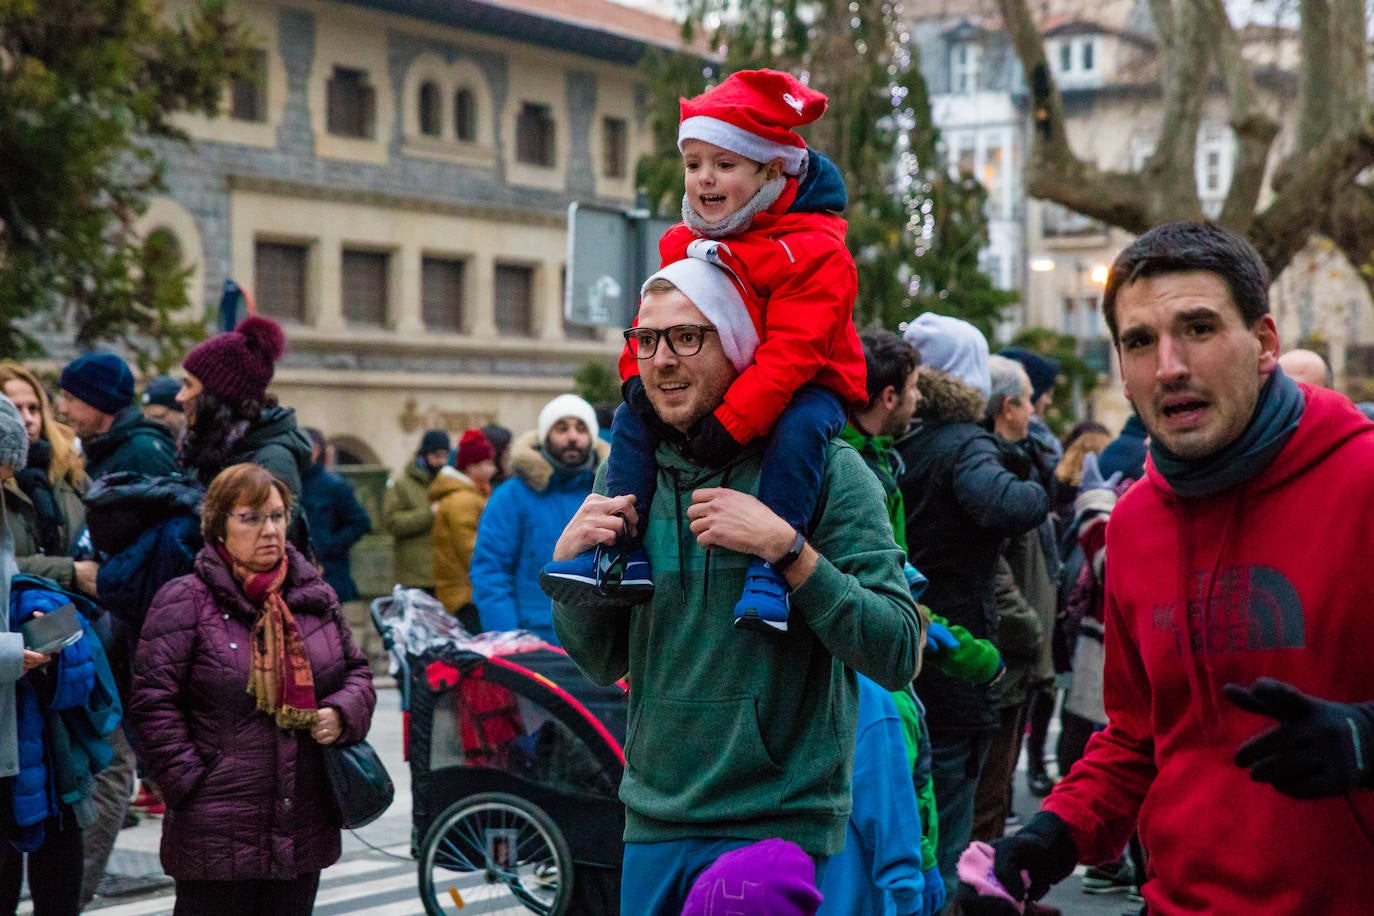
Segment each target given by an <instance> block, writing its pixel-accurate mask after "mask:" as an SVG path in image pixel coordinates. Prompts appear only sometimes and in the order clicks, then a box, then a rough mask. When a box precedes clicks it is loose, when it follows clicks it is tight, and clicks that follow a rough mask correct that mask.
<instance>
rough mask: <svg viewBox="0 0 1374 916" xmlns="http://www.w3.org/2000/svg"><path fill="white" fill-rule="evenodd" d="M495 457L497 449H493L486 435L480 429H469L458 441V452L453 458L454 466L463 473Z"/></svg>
mask: <svg viewBox="0 0 1374 916" xmlns="http://www.w3.org/2000/svg"><path fill="white" fill-rule="evenodd" d="M495 457H496V449H494V448H492V447H491V443H490V442H488V441H487V437H486V434H485V433H483V432H482V431H481V430H480V429H469V430H466V431H464V433H463V438H461V439H459V440H458V452H457V454H455V455H454V456H453V466H454V467H455V468H457V469H458V470H460V471H461V470H462V469H463V468H465V467H467V466H468V465H471V464H476V463H477V462H479V461H486V460H487V459H488V458H495Z"/></svg>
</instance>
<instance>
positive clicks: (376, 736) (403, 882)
mask: <svg viewBox="0 0 1374 916" xmlns="http://www.w3.org/2000/svg"><path fill="white" fill-rule="evenodd" d="M378 687H379V689H378V691H377V713H376V716H375V717H374V718H373V725H372V734H371V740H372V743H373V745H374V746H375V747H376V748H377V750H378V752H379V753H380V754H381V755H382V757H383V759H384V761H385V762H386V765H387V769H388V770H389V771H390V772H391V777H392V779H393V780H394V781H395V783H396V801H395V803H394V804H393V805H392V806H391V809H390V810H389V811H388V812H387V813H386V814H385V815H384V816H383V817H382V818H381V819H380V820H378V821H376V822H375V823H372V824H369V825H368V826H367V827H364V828H363V829H362V830H360V831H358V832H357V834H354V833H350V832H345V833H344V838H343V850H344V851H343V858H342V859H341V860H340V861H339V862H338V863H337V864H336V865H334V866H333V867H332V868H328V869H326V870H325V872H324V874H323V876H322V879H321V883H320V894H319V897H318V899H317V901H316V906H315V913H316V914H317V916H343V914H368V916H423V914H424V907H423V905H422V904H421V903H420V899H419V894H418V891H417V886H418V881H417V874H416V868H415V863H414V862H413V861H412V860H411V859H410V770H409V768H408V767H407V766H406V764H405V762H404V761H403V760H402V759H401V732H402V728H401V713H400V694H399V692H398V691H397V690H396V689H395V688H394V687H393V686H390V681H389V679H387V680H383V681H380V682H379V684H378ZM1053 744H1054V742H1053V738H1051V741H1050V746H1051V747H1053ZM1016 791H1017V794H1016V810H1017V812H1018V813H1019V814H1020V815H1021V816H1022V817H1023V818H1025V817H1028V816H1029V815H1030V814H1031V813H1032V812H1033V811H1034V810H1035V808H1036V802H1037V800H1036V799H1034V798H1032V797H1030V796H1028V795H1027V794H1026V793H1025V771H1024V765H1023V766H1022V767H1021V768H1020V769H1019V770H1018V773H1017V777H1016ZM160 839H161V822H160V821H159V820H158V819H157V818H144V819H143V821H142V822H141V823H140V824H139V825H138V826H137V827H132V828H130V829H128V830H125V831H123V832H122V833H121V834H120V835H119V844H118V846H117V847H116V849H115V853H114V856H113V858H112V859H111V871H112V872H114V873H116V874H118V875H120V876H124V877H122V879H121V883H125V884H128V885H133V886H137V885H145V886H146V885H148V884H151V883H153V882H154V881H155V880H156V879H158V878H162V869H161V867H160V865H159V863H158V843H159V841H160ZM368 844H370V846H369V845H368ZM370 847H376V848H375V849H374V848H370ZM1081 871H1082V869H1080V872H1081ZM163 880H164V881H165V878H163ZM459 891H460V893H462V895H463V898H464V901H465V903H466V906H465V907H464V908H463V909H462V911H461V912H462V913H464V914H467V913H473V914H477V913H496V914H509V916H514V914H519V913H524V912H526V911H525V910H524V909H521V908H510V907H504V906H503V905H501V904H497V903H494V902H493V903H485V904H484V902H483V901H482V899H481V897H482V888H481V887H480V886H475V885H474V886H467V885H464V886H460V887H459ZM173 902H174V898H173V896H172V889H171V886H170V884H164V885H163V886H161V887H158V888H154V889H143V890H140V891H137V892H135V893H131V894H127V895H121V896H117V897H116V896H111V897H97V898H96V900H95V903H94V904H92V906H91V908H90V909H89V910H87V912H91V913H98V914H100V916H170V914H171V912H172V905H173ZM1045 902H1046V903H1049V904H1052V905H1054V906H1057V907H1060V908H1061V909H1062V910H1063V912H1064V913H1065V916H1118V914H1121V913H1122V912H1123V911H1126V907H1127V904H1126V900H1125V897H1124V895H1121V894H1114V895H1109V896H1091V895H1088V894H1084V893H1083V892H1082V891H1081V890H1080V889H1079V885H1078V878H1070V879H1069V880H1067V881H1065V882H1064V883H1063V884H1062V885H1061V886H1060V887H1058V888H1056V889H1055V890H1054V891H1053V892H1052V893H1051V894H1050V895H1049V897H1047V898H1046V900H1045ZM1132 912H1133V911H1132ZM19 913H20V914H23V916H28V914H31V913H32V907H31V906H30V905H29V904H28V903H27V902H25V903H24V904H22V905H21V906H20V908H19Z"/></svg>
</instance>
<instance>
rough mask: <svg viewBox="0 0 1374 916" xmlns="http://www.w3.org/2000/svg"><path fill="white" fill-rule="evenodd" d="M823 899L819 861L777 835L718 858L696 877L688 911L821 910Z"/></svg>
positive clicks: (755, 915) (740, 914) (741, 914)
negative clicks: (817, 867)
mask: <svg viewBox="0 0 1374 916" xmlns="http://www.w3.org/2000/svg"><path fill="white" fill-rule="evenodd" d="M820 905H821V892H820V891H818V890H816V863H815V862H813V861H811V857H810V856H808V855H807V854H806V853H805V852H803V851H802V848H801V847H800V846H798V845H797V844H796V843H790V842H788V841H787V840H778V839H773V840H763V841H761V842H758V843H753V844H751V845H749V846H744V847H741V848H739V849H736V850H733V851H731V852H727V853H726V854H725V855H723V856H721V857H720V858H719V859H716V861H715V862H713V863H712V864H711V865H710V866H709V867H708V868H707V869H706V870H705V871H703V872H702V873H701V874H700V875H698V876H697V879H696V881H695V882H693V883H692V889H691V890H690V891H688V892H687V902H686V903H685V904H683V907H682V916H815V913H816V910H817V909H818V908H819V907H820Z"/></svg>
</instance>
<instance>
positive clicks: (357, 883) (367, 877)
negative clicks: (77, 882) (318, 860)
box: [17, 845, 529, 916]
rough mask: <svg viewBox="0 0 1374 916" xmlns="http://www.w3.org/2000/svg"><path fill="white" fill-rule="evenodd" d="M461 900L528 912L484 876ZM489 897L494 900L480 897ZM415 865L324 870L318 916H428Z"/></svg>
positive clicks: (105, 909) (171, 900)
mask: <svg viewBox="0 0 1374 916" xmlns="http://www.w3.org/2000/svg"><path fill="white" fill-rule="evenodd" d="M387 851H388V852H393V851H394V854H397V855H399V854H401V853H402V852H406V851H409V846H408V845H406V846H397V847H394V850H393V849H388V850H387ZM453 883H454V886H455V887H456V888H457V889H458V892H459V893H460V894H461V895H462V896H463V898H464V902H465V904H466V905H465V906H464V907H463V909H462V910H461V911H460V912H461V914H462V916H518V914H528V912H529V911H528V910H527V909H525V908H524V907H522V906H520V905H519V904H518V903H516V902H515V900H514V899H513V898H512V897H511V896H510V895H509V894H507V893H503V892H499V891H498V890H497V889H495V888H491V887H488V886H486V885H485V882H484V881H483V879H482V876H481V875H480V874H474V875H471V876H466V877H463V878H461V879H459V880H456V881H454V882H453ZM487 893H490V894H491V896H492V899H482V898H484V897H485V896H486V895H487ZM175 904H176V897H175V896H174V895H173V894H172V893H170V891H168V892H163V893H160V894H159V895H157V896H154V897H140V898H138V899H136V900H130V901H128V902H127V903H116V904H114V905H113V906H98V907H96V908H93V909H90V910H88V912H90V913H91V914H93V916H170V914H171V912H172V909H173V907H174V906H175ZM32 912H33V905H32V903H30V902H29V901H25V902H24V903H23V904H21V905H20V907H19V910H18V913H17V916H31V914H32ZM424 912H425V908H424V903H423V902H422V901H421V900H420V887H419V881H418V878H417V875H416V869H415V863H414V862H412V861H409V860H398V859H394V858H387V859H384V858H381V857H380V856H379V855H378V854H376V853H363V854H360V855H358V856H357V857H355V858H350V859H347V860H344V861H341V862H339V863H337V864H335V865H332V866H330V867H329V868H327V869H325V870H324V872H323V873H321V875H320V891H319V894H318V895H317V896H316V898H315V909H314V911H313V913H314V916H344V914H348V913H366V914H368V916H424Z"/></svg>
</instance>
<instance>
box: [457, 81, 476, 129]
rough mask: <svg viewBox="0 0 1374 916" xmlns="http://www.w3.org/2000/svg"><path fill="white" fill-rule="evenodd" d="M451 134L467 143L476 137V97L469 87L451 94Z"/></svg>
mask: <svg viewBox="0 0 1374 916" xmlns="http://www.w3.org/2000/svg"><path fill="white" fill-rule="evenodd" d="M453 134H454V136H455V137H457V138H458V139H459V140H462V141H464V142H467V143H471V142H472V141H473V140H476V139H477V98H476V96H474V95H473V94H472V90H471V89H467V88H463V89H459V90H458V91H457V92H455V93H454V94H453Z"/></svg>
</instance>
